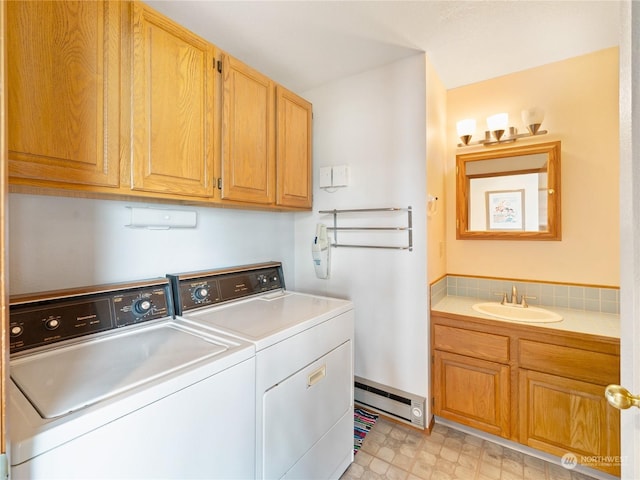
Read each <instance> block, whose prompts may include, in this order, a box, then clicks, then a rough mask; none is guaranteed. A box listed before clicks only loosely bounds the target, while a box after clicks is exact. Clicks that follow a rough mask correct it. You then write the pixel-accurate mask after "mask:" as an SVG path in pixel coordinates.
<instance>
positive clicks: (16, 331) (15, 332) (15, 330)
mask: <svg viewBox="0 0 640 480" xmlns="http://www.w3.org/2000/svg"><path fill="white" fill-rule="evenodd" d="M10 332H11V336H12V337H19V336H20V335H22V332H24V327H23V326H22V325H13V326H12V327H11V329H10Z"/></svg>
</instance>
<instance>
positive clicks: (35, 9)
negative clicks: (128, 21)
mask: <svg viewBox="0 0 640 480" xmlns="http://www.w3.org/2000/svg"><path fill="white" fill-rule="evenodd" d="M124 8H126V6H123V5H121V3H120V2H107V1H97V2H86V1H64V2H33V1H13V2H7V84H8V87H7V93H8V102H7V106H8V117H7V118H8V147H9V175H10V178H11V182H12V183H17V184H25V185H38V186H58V187H59V186H61V185H60V184H63V185H64V184H69V188H73V187H72V185H76V186H77V185H91V186H105V187H117V186H118V184H119V154H120V97H119V95H120V56H121V45H120V42H121V40H120V39H121V36H120V28H121V21H120V19H121V11H122V10H123V9H124ZM76 188H77V187H76Z"/></svg>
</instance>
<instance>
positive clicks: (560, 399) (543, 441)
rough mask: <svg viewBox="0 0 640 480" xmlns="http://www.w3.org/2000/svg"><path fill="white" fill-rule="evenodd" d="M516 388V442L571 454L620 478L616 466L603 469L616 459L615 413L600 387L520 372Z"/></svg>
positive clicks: (617, 416) (617, 425) (617, 432)
mask: <svg viewBox="0 0 640 480" xmlns="http://www.w3.org/2000/svg"><path fill="white" fill-rule="evenodd" d="M519 383H520V412H521V414H520V443H523V444H525V445H528V446H530V447H533V448H537V449H539V450H543V451H545V452H549V453H551V454H554V455H557V456H559V457H562V456H563V455H565V454H566V453H568V452H570V453H573V454H575V455H576V456H577V460H578V461H579V462H581V463H584V464H585V465H587V466H591V467H594V468H598V469H600V470H604V471H606V472H608V473H611V474H614V475H620V467H619V466H616V465H607V464H606V458H607V457H613V458H616V456H619V455H620V414H619V411H618V410H616V409H615V408H613V407H611V406H609V405H608V403H607V401H606V400H605V398H604V388H605V387H604V386H601V385H595V384H592V383H587V382H583V381H579V380H573V379H569V378H565V377H560V376H557V375H550V374H546V373H541V372H535V371H531V370H525V369H520V370H519ZM582 457H590V458H591V457H594V458H596V457H597V458H596V460H597V462H598V463H597V464H595V463H593V462H582V461H581V460H582Z"/></svg>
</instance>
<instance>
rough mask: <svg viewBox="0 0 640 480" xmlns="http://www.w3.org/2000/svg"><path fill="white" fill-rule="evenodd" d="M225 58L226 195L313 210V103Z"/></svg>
mask: <svg viewBox="0 0 640 480" xmlns="http://www.w3.org/2000/svg"><path fill="white" fill-rule="evenodd" d="M222 58H223V60H222V76H223V87H222V99H223V100H222V103H223V107H222V198H223V199H224V200H233V201H239V202H251V203H258V204H263V205H273V204H275V205H277V206H283V207H292V208H311V201H312V195H311V189H312V185H311V173H312V172H311V168H312V166H311V131H312V123H311V121H312V118H311V115H312V106H311V104H310V103H309V102H307V101H306V100H304V99H303V98H301V97H299V96H298V95H295V94H294V93H292V92H290V91H289V90H287V89H285V88H283V87H281V86H276V85H275V84H274V82H273V81H272V80H270V79H269V78H268V77H266V76H264V75H262V74H261V73H260V72H258V71H256V70H254V69H252V68H251V67H248V66H247V65H245V64H244V63H242V62H241V61H239V60H237V59H235V58H233V57H231V56H229V55H226V54H225V55H223V57H222Z"/></svg>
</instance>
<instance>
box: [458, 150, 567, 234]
mask: <svg viewBox="0 0 640 480" xmlns="http://www.w3.org/2000/svg"><path fill="white" fill-rule="evenodd" d="M456 174H457V179H456V215H457V217H456V238H458V239H477V240H482V239H486V240H560V239H561V228H560V226H561V225H560V142H549V143H540V144H534V145H524V146H521V147H510V148H501V149H494V150H484V151H481V152H474V153H467V154H463V155H457V156H456Z"/></svg>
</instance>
